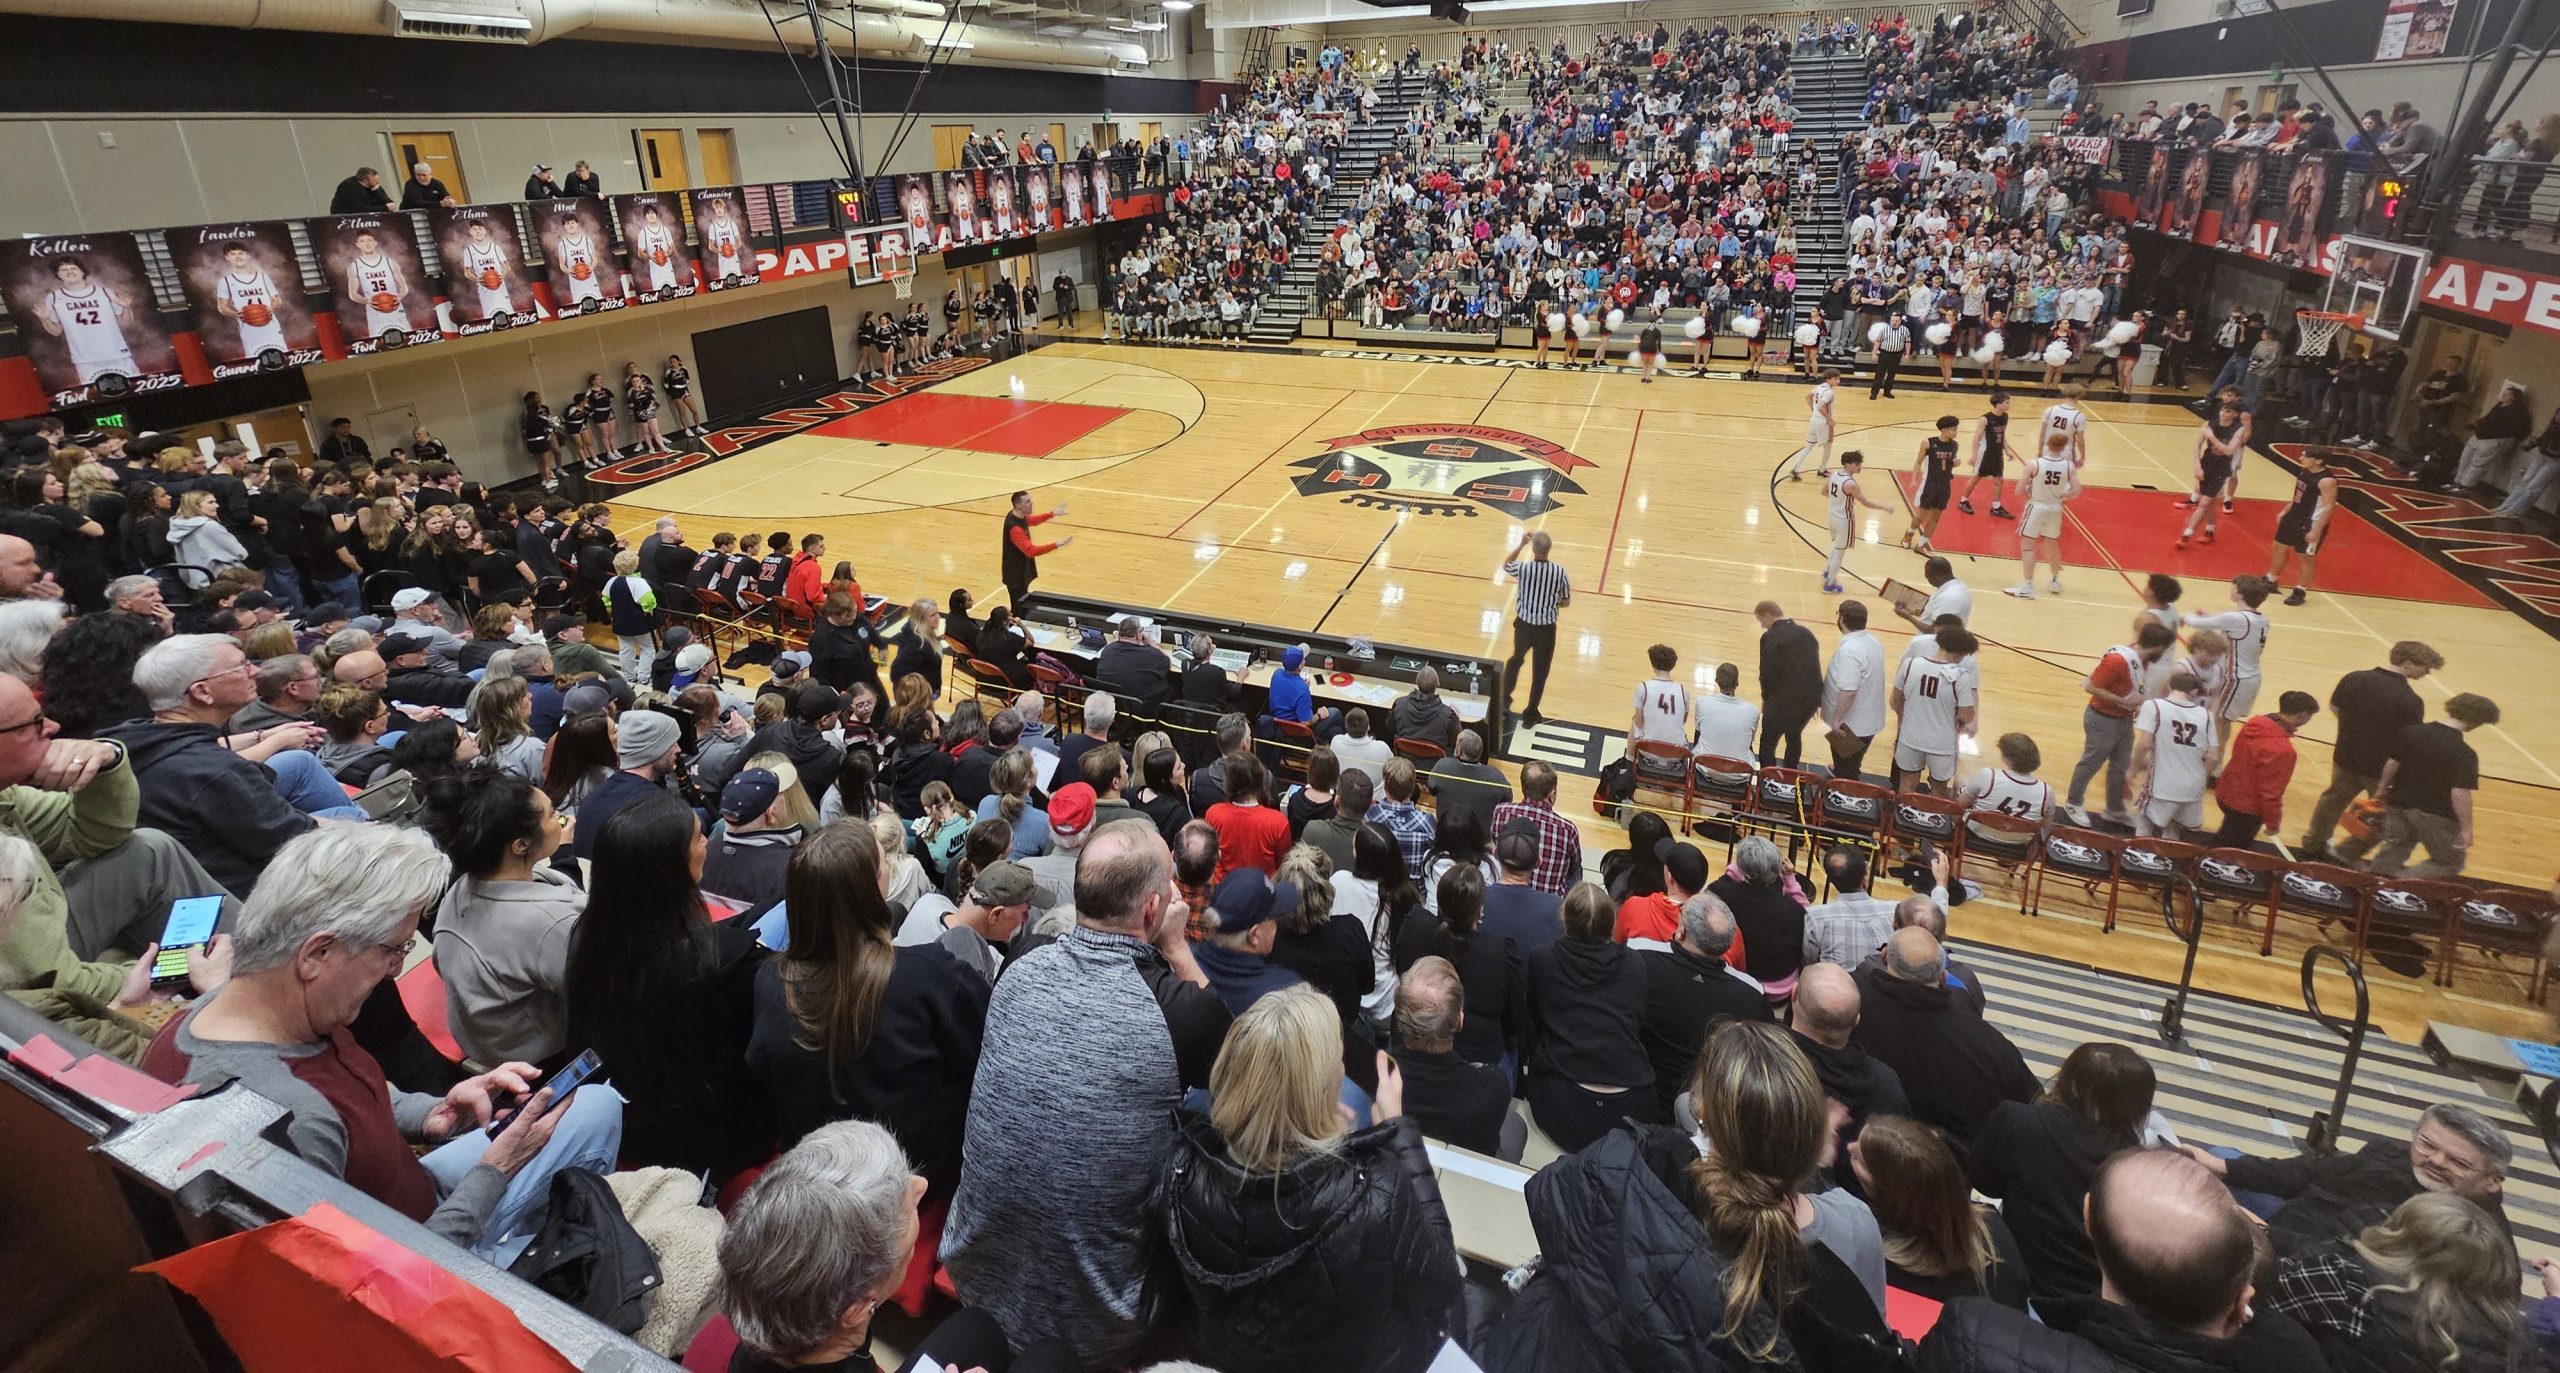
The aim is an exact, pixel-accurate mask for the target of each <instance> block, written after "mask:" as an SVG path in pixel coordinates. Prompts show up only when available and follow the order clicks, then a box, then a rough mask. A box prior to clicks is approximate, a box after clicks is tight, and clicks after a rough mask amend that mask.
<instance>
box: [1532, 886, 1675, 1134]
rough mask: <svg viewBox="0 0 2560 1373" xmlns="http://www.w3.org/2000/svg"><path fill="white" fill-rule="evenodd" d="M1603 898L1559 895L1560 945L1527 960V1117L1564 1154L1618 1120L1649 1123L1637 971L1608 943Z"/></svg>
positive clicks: (1641, 975)
mask: <svg viewBox="0 0 2560 1373" xmlns="http://www.w3.org/2000/svg"><path fill="white" fill-rule="evenodd" d="M1614 915H1615V912H1614V911H1613V910H1612V909H1611V908H1610V905H1609V893H1608V892H1607V891H1605V890H1603V889H1602V888H1601V887H1600V886H1599V885H1598V884H1597V883H1592V882H1584V883H1582V884H1580V885H1578V886H1576V887H1575V888H1574V889H1573V890H1572V891H1570V892H1568V893H1566V894H1565V899H1564V903H1563V916H1564V937H1563V938H1561V939H1558V940H1555V941H1554V942H1552V943H1550V944H1548V945H1547V946H1546V947H1545V948H1543V949H1540V950H1538V951H1537V952H1536V953H1535V954H1532V955H1530V956H1529V958H1528V959H1527V964H1528V968H1527V974H1528V988H1529V1042H1528V1066H1529V1116H1530V1119H1532V1120H1535V1121H1536V1122H1537V1124H1538V1128H1539V1129H1540V1130H1543V1131H1545V1132H1546V1135H1547V1138H1549V1139H1551V1140H1554V1141H1555V1143H1556V1147H1557V1148H1559V1149H1562V1150H1564V1151H1565V1152H1567V1153H1571V1152H1573V1151H1574V1150H1576V1149H1580V1148H1582V1147H1583V1146H1584V1145H1586V1144H1589V1143H1591V1142H1592V1141H1593V1140H1596V1139H1598V1138H1600V1137H1601V1136H1602V1135H1604V1134H1607V1133H1608V1132H1609V1131H1610V1130H1611V1129H1613V1128H1615V1127H1616V1126H1617V1125H1618V1123H1619V1122H1621V1121H1630V1120H1632V1121H1658V1120H1661V1119H1664V1117H1663V1115H1662V1114H1661V1102H1660V1100H1659V1099H1658V1098H1657V1097H1656V1095H1655V1094H1654V1092H1653V1090H1652V1088H1653V1080H1654V1079H1653V1072H1654V1070H1653V1063H1652V1060H1651V1058H1650V1057H1649V1056H1648V1055H1647V1053H1646V1051H1645V1042H1644V1033H1643V1024H1644V1013H1645V1005H1646V967H1645V961H1644V959H1643V957H1642V956H1641V955H1640V954H1639V953H1638V952H1637V951H1636V950H1634V949H1630V948H1628V947H1627V946H1626V945H1624V944H1621V943H1619V942H1617V941H1616V940H1613V939H1611V938H1610V937H1609V935H1610V925H1611V923H1612V920H1613V917H1614Z"/></svg>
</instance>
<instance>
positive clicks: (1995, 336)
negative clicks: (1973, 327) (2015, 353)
mask: <svg viewBox="0 0 2560 1373" xmlns="http://www.w3.org/2000/svg"><path fill="white" fill-rule="evenodd" d="M1982 346H1983V347H1985V348H1988V349H1990V350H1991V352H1992V353H1993V355H1995V356H1996V355H1998V354H2001V353H2005V352H2008V351H2009V340H2007V339H2006V338H2003V337H2001V335H2000V331H1999V330H1997V329H1994V330H1992V331H1991V332H1990V333H1987V334H1984V335H1983V336H1982Z"/></svg>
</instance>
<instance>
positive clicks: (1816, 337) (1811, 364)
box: [1796, 305, 1831, 381]
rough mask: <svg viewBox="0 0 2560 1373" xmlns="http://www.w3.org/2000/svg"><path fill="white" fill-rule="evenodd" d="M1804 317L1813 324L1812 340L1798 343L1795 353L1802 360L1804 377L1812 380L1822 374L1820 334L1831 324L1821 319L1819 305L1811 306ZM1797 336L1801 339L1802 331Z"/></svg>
mask: <svg viewBox="0 0 2560 1373" xmlns="http://www.w3.org/2000/svg"><path fill="white" fill-rule="evenodd" d="M1806 319H1807V320H1808V321H1809V322H1810V323H1811V324H1812V325H1813V342H1811V343H1801V342H1800V343H1798V344H1797V345H1796V353H1797V355H1798V356H1799V357H1801V358H1802V359H1803V360H1804V379H1805V380H1806V381H1812V380H1815V379H1816V378H1818V377H1820V376H1821V375H1822V336H1823V334H1824V333H1825V332H1826V331H1828V330H1829V328H1830V327H1831V326H1830V323H1829V321H1827V320H1825V319H1823V317H1822V307H1821V306H1819V305H1817V306H1815V307H1813V312H1812V313H1811V314H1809V315H1807V316H1806ZM1797 337H1798V338H1799V339H1801V338H1802V337H1803V335H1802V333H1801V332H1799V333H1798V335H1797Z"/></svg>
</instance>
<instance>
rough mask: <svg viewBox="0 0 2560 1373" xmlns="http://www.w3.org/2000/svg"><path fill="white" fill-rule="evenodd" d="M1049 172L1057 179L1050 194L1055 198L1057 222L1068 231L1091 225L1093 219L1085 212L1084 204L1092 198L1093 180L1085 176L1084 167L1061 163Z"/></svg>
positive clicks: (1071, 163) (1072, 163)
mask: <svg viewBox="0 0 2560 1373" xmlns="http://www.w3.org/2000/svg"><path fill="white" fill-rule="evenodd" d="M1050 170H1051V171H1053V172H1054V173H1056V175H1057V178H1058V184H1057V186H1056V187H1054V188H1053V189H1052V190H1051V194H1052V195H1054V196H1055V197H1057V201H1058V219H1059V222H1060V223H1063V224H1065V225H1066V226H1067V227H1068V228H1070V229H1072V228H1074V227H1075V226H1077V225H1079V224H1090V223H1092V222H1093V217H1092V215H1091V214H1090V213H1088V212H1087V211H1086V209H1085V202H1087V201H1089V200H1091V199H1092V198H1093V179H1092V178H1091V177H1088V176H1086V175H1085V172H1084V167H1083V166H1082V165H1081V164H1079V163H1074V162H1061V163H1059V164H1058V165H1057V166H1056V167H1053V168H1051V169H1050Z"/></svg>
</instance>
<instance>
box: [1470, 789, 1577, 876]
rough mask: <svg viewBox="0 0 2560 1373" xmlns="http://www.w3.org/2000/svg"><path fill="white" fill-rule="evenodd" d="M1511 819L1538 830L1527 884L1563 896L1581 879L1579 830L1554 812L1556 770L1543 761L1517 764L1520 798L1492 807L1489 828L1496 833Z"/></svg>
mask: <svg viewBox="0 0 2560 1373" xmlns="http://www.w3.org/2000/svg"><path fill="white" fill-rule="evenodd" d="M1514 821H1527V822H1528V823H1529V824H1531V825H1533V826H1535V827H1536V828H1537V831H1538V866H1537V869H1536V870H1535V871H1534V872H1532V873H1530V875H1529V885H1530V886H1533V887H1536V888H1537V889H1538V890H1540V891H1548V892H1554V893H1555V894H1556V895H1557V896H1563V895H1564V894H1565V892H1566V891H1567V890H1568V889H1570V888H1571V887H1572V886H1573V884H1574V883H1576V882H1579V881H1581V880H1582V831H1580V830H1577V829H1575V828H1574V827H1573V822H1572V821H1570V820H1567V819H1565V818H1564V817H1563V816H1561V815H1558V814H1556V770H1555V769H1554V768H1553V767H1550V766H1548V765H1547V764H1545V763H1539V762H1529V763H1523V764H1521V766H1520V799H1519V800H1517V801H1505V802H1503V803H1502V804H1500V805H1498V806H1495V807H1494V808H1493V828H1492V830H1491V831H1490V833H1492V834H1494V835H1496V836H1499V835H1501V834H1502V833H1503V832H1505V831H1507V830H1509V829H1510V828H1511V826H1512V823H1513V822H1514Z"/></svg>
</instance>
